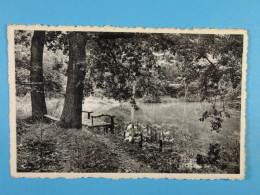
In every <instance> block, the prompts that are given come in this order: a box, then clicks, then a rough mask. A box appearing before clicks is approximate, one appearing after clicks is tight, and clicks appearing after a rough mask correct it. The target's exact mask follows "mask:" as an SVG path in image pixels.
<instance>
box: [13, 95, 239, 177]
mask: <svg viewBox="0 0 260 195" xmlns="http://www.w3.org/2000/svg"><path fill="white" fill-rule="evenodd" d="M46 103H47V109H48V114H49V115H51V116H55V117H57V118H59V117H60V115H61V113H62V108H63V100H61V99H58V98H57V99H54V98H52V99H46ZM137 104H138V106H139V110H137V111H135V120H136V121H138V123H140V124H142V123H147V122H150V123H152V124H153V125H154V126H155V128H157V130H159V131H163V132H168V134H169V135H170V136H171V138H172V139H171V141H170V142H167V143H165V144H164V150H165V152H163V153H160V154H159V155H160V156H158V152H156V153H154V155H156V156H157V157H158V159H152V156H151V154H152V153H153V152H151V151H150V152H149V147H156V146H155V145H153V146H149V147H148V145H147V146H146V145H145V144H144V148H143V149H142V151H141V150H140V149H138V147H136V146H133V145H131V144H130V145H129V143H125V142H124V141H123V139H122V134H123V132H124V127H123V126H120V128H121V129H119V131H118V133H117V134H118V135H117V136H114V135H102V137H98V138H96V137H95V138H93V137H91V136H90V138H89V137H88V136H89V135H90V133H89V132H90V131H89V130H87V131H88V133H87V134H86V135H84V133H83V134H82V132H81V133H79V131H85V130H86V127H85V128H83V130H78V131H77V130H74V132H75V137H81V138H82V143H81V144H83V145H85V146H84V148H86V151H88V150H90V149H91V150H93V145H95V146H96V147H101V146H102V144H104V143H102V142H105V143H106V144H108V145H109V147H112V149H113V150H116V147H120V148H121V150H124V151H126V153H127V154H129V155H130V157H129V158H131V159H132V158H133V159H137V160H138V161H141V162H143V163H146V164H148V166H149V167H150V166H151V167H152V168H153V169H155V170H156V169H157V171H158V170H159V171H164V172H203V173H205V172H218V173H219V172H221V173H238V171H239V156H240V152H239V151H240V141H239V140H240V136H239V135H240V121H239V120H240V112H239V110H235V109H228V112H229V113H230V116H231V117H230V118H226V119H225V120H224V121H223V124H222V128H221V130H220V132H219V133H217V132H216V131H212V130H211V128H210V123H209V121H208V120H205V121H204V122H201V121H200V120H199V118H200V116H201V115H202V114H203V112H204V111H205V110H206V109H208V108H209V106H210V104H209V103H206V102H184V101H182V100H181V99H176V98H170V97H164V98H162V103H142V101H141V100H140V101H139V100H138V101H137ZM16 106H17V121H23V122H24V121H25V119H26V118H28V117H30V116H31V110H30V108H31V106H30V96H25V97H23V98H17V105H16ZM130 108H131V106H130V104H129V103H128V102H123V103H120V102H118V101H115V100H113V99H107V98H95V97H88V98H85V100H84V102H83V110H87V111H93V112H94V114H110V115H115V116H116V119H115V122H116V123H121V124H122V123H124V124H127V123H128V122H129V121H130V112H131V111H130ZM86 117H87V116H86V115H84V114H83V120H86ZM19 124H20V125H21V126H22V124H24V123H19V122H18V129H19ZM34 125H36V124H32V126H30V125H29V126H30V127H31V128H33V126H34ZM38 125H39V124H38ZM43 126H44V128H45V129H49V130H48V132H49V134H51V135H52V136H53V134H55V131H53V130H51V129H53V128H54V129H55V128H56V130H57V129H59V130H58V132H59V134H60V132H61V131H62V130H60V128H58V127H56V126H48V124H43ZM21 128H22V127H21ZM26 129H27V132H26V133H27V134H30V130H28V129H30V128H28V126H27V128H26ZM35 129H37V130H39V129H40V128H38V127H37V128H35ZM84 129H85V130H84ZM51 131H52V133H50V132H51ZM26 133H24V134H23V135H22V136H21V137H20V138H19V140H18V144H17V145H18V146H19V145H21V144H22V143H21V142H22V140H26V139H23V137H26ZM65 133H66V131H65ZM92 133H93V132H92ZM59 134H58V133H57V134H55V135H54V137H56V138H55V139H57V136H58V137H62V136H61V135H59ZM63 134H64V132H63ZM72 134H73V133H72ZM94 134H96V135H97V136H98V135H100V134H102V132H101V131H95V132H94ZM64 136H65V135H64ZM86 136H87V137H86ZM65 137H66V136H65ZM72 137H73V136H72ZM84 137H85V140H84V139H83V138H84ZM81 138H79V139H81ZM58 139H59V138H58ZM66 139H73V138H66ZM93 139H94V140H93ZM95 139H97V140H95ZM19 141H20V142H19ZM63 141H64V140H63ZM55 142H57V141H55ZM74 142H75V141H74ZM97 142H98V144H97ZM58 143H59V142H58ZM91 143H92V144H91ZM93 143H94V144H93ZM101 143H102V144H101ZM111 143H114V144H116V146H114V145H113V146H111ZM215 144H218V148H219V150H220V152H219V153H218V155H219V156H220V158H219V159H218V164H216V165H213V164H207V163H205V164H203V163H201V164H200V163H198V159H197V156H198V155H202V156H208V155H210V152H209V151H210V147H211V145H215ZM119 145H120V146H119ZM63 147H65V148H66V147H67V146H66V144H65V146H63ZM105 148H106V146H105ZM129 148H132V149H131V150H130V149H129ZM146 148H147V150H146ZM129 150H130V151H129ZM213 150H217V149H214V148H213ZM18 151H21V150H18ZM60 151H63V152H64V150H61V149H60ZM166 151H167V152H166ZM169 151H172V152H169ZM109 152H111V150H110V151H109ZM109 152H108V150H107V152H106V151H105V152H104V153H106V154H109ZM65 153H66V152H65ZM112 153H113V152H112ZM114 153H116V151H114ZM171 153H172V154H173V153H175V154H176V153H177V154H178V156H179V160H178V162H177V161H176V155H175V156H174V155H173V156H172V157H169V155H171ZM114 155H118V154H114ZM140 155H141V157H140ZM211 155H214V154H211ZM18 156H19V155H18ZM21 156H26V155H21ZM61 156H63V157H64V156H68V154H67V155H65V154H62V155H61ZM97 158H98V157H97ZM118 158H119V157H118ZM125 158H126V157H124V160H126V159H125ZM147 158H148V160H147ZM160 158H164V159H167V162H165V165H164V164H163V163H162V164H161V166H162V167H163V168H162V167H160V163H158V162H157V161H160ZM168 158H170V159H171V158H172V162H173V164H174V163H175V165H176V164H178V166H175V168H174V169H171V168H165V167H164V166H166V164H168V163H169V162H168V161H169V159H168ZM80 161H84V160H82V159H81V160H80ZM93 161H95V162H96V161H98V160H97V159H96V160H93ZM153 161H156V163H155V162H153ZM104 163H105V164H106V162H103V164H104ZM111 163H112V164H113V162H111V161H109V162H107V164H111ZM18 164H19V163H18ZM133 164H138V163H133ZM153 164H154V165H155V164H156V166H155V167H153ZM129 166H130V168H129V169H130V171H129V170H128V171H129V172H131V171H133V169H134V168H131V165H129ZM115 167H118V165H115V166H114V169H115V170H114V169H113V168H111V167H110V168H108V170H107V171H112V172H113V171H118V170H117V168H115ZM21 169H22V168H21ZM52 169H53V168H52ZM61 169H62V170H63V171H64V169H63V168H61ZM67 169H68V166H67ZM36 170H37V171H39V169H36ZM72 170H73V171H75V170H76V169H72ZM94 170H95V169H94ZM141 170H142V169H140V167H139V171H141ZM67 171H68V170H67ZM92 171H93V169H92ZM103 171H104V172H106V169H104V170H103ZM146 171H147V170H146ZM148 172H149V171H148ZM151 172H154V170H153V171H151Z"/></svg>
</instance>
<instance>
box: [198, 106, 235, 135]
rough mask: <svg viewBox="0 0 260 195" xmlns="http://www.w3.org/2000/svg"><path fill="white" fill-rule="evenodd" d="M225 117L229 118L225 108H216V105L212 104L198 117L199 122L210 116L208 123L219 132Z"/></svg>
mask: <svg viewBox="0 0 260 195" xmlns="http://www.w3.org/2000/svg"><path fill="white" fill-rule="evenodd" d="M224 117H227V118H230V115H229V113H228V112H227V111H225V110H217V109H216V106H215V105H213V106H212V108H211V109H210V110H208V111H205V112H204V113H203V114H202V117H201V118H200V119H199V120H200V121H201V122H203V121H204V120H206V119H207V118H210V119H211V120H210V124H211V130H213V131H216V132H217V133H219V131H220V129H221V127H222V122H223V118H224Z"/></svg>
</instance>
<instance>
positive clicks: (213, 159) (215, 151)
mask: <svg viewBox="0 0 260 195" xmlns="http://www.w3.org/2000/svg"><path fill="white" fill-rule="evenodd" d="M220 151H221V146H220V145H219V144H218V143H216V144H210V146H209V152H208V153H207V155H206V156H204V155H201V154H198V155H197V157H196V160H197V164H198V165H209V164H210V165H212V164H216V163H217V161H218V160H219V159H220Z"/></svg>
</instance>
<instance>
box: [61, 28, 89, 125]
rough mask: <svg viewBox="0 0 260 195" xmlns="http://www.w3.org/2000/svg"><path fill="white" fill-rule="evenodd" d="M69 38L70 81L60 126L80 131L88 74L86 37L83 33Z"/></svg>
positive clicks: (73, 33) (72, 34)
mask: <svg viewBox="0 0 260 195" xmlns="http://www.w3.org/2000/svg"><path fill="white" fill-rule="evenodd" d="M69 36H70V37H69V66H68V72H67V73H68V80H67V89H66V96H65V103H64V108H63V112H62V115H61V120H60V126H61V127H64V128H77V129H79V128H81V127H82V99H83V89H84V79H85V74H86V71H85V69H86V51H85V46H86V36H85V33H83V32H71V33H70V35H69Z"/></svg>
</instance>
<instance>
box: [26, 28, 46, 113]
mask: <svg viewBox="0 0 260 195" xmlns="http://www.w3.org/2000/svg"><path fill="white" fill-rule="evenodd" d="M44 41H45V31H34V34H33V38H32V46H31V71H30V82H31V87H32V90H31V102H32V117H34V118H39V117H41V116H43V115H45V114H47V108H46V102H45V94H44V83H43V68H42V59H43V48H44Z"/></svg>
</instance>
